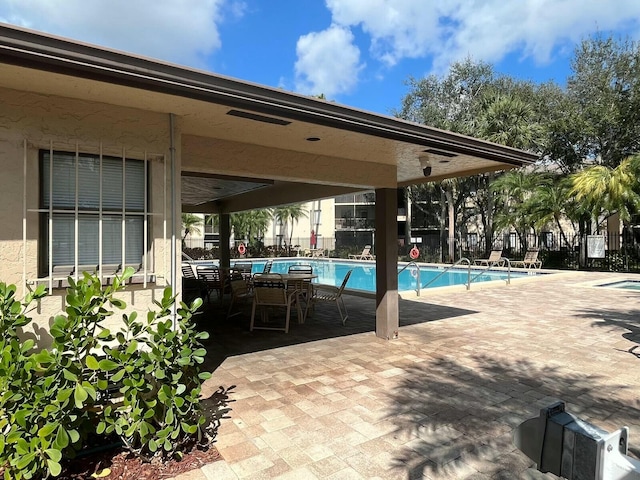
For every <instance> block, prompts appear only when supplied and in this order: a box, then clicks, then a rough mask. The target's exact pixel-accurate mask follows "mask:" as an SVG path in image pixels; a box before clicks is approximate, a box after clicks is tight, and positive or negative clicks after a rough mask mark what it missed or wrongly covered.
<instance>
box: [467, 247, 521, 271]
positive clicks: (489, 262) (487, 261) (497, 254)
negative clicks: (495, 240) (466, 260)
mask: <svg viewBox="0 0 640 480" xmlns="http://www.w3.org/2000/svg"><path fill="white" fill-rule="evenodd" d="M473 264H474V265H486V266H487V267H490V266H495V265H498V266H500V267H502V266H503V265H504V261H503V260H502V249H500V250H491V254H490V255H489V258H476V259H475V260H474V261H473ZM512 265H513V263H512Z"/></svg>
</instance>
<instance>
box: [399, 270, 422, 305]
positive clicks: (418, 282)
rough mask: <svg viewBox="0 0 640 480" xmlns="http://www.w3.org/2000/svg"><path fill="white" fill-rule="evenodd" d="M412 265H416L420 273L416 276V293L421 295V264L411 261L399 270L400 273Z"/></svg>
mask: <svg viewBox="0 0 640 480" xmlns="http://www.w3.org/2000/svg"><path fill="white" fill-rule="evenodd" d="M411 265H413V266H414V267H416V270H417V271H418V274H417V276H416V295H417V296H418V297H419V296H420V265H418V264H417V263H416V262H409V263H407V264H406V265H405V266H404V267H402V270H400V271H399V272H398V275H400V274H401V273H402V272H404V271H405V270H406V269H407V268H408V267H409V266H411Z"/></svg>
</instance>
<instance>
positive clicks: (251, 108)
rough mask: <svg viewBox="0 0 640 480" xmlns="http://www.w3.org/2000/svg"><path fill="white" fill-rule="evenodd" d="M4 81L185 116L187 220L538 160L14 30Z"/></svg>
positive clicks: (6, 39) (7, 31)
mask: <svg viewBox="0 0 640 480" xmlns="http://www.w3.org/2000/svg"><path fill="white" fill-rule="evenodd" d="M34 70H37V71H38V74H37V75H34V74H33V73H34ZM0 79H1V85H0V86H2V87H5V88H10V89H15V90H21V91H25V90H26V91H30V92H35V93H40V94H44V95H56V96H60V97H67V98H73V99H80V100H89V101H92V102H102V103H105V104H110V105H119V106H125V107H133V108H137V109H140V110H144V111H151V112H159V113H167V114H169V113H171V114H173V115H175V116H176V117H177V118H178V119H179V131H180V147H181V174H182V178H181V182H182V208H183V211H192V212H218V211H225V212H230V211H239V210H246V209H250V208H257V207H266V206H272V205H276V204H283V203H290V202H297V201H304V200H311V199H316V198H323V197H330V196H334V195H339V194H341V193H347V192H351V191H358V190H364V189H375V188H396V187H398V186H404V185H410V184H415V183H422V182H425V181H437V180H441V179H444V178H449V177H460V176H466V175H471V174H475V173H481V172H488V171H495V170H502V169H507V168H512V167H515V166H521V165H525V164H528V163H531V162H533V161H535V159H536V156H535V155H532V154H530V153H526V152H522V151H519V150H516V149H512V148H509V147H504V146H501V145H497V144H493V143H490V142H486V141H481V140H478V139H474V138H470V137H466V136H463V135H458V134H454V133H451V132H446V131H442V130H438V129H435V128H431V127H427V126H424V125H420V124H416V123H411V122H407V121H404V120H400V119H397V118H394V117H390V116H385V115H379V114H375V113H370V112H366V111H362V110H358V109H354V108H350V107H347V106H344V105H340V104H337V103H334V102H330V101H326V100H321V99H317V98H315V97H309V96H303V95H298V94H295V93H291V92H286V91H284V90H281V89H274V88H269V87H265V86H262V85H257V84H253V83H249V82H244V81H240V80H236V79H232V78H228V77H224V76H221V75H216V74H212V73H210V72H204V71H200V70H195V69H190V68H185V67H181V66H177V65H172V64H169V63H165V62H160V61H157V60H153V59H149V58H144V57H140V56H135V55H131V54H128V53H123V52H118V51H114V50H109V49H105V48H101V47H96V46H93V45H88V44H83V43H80V42H76V41H71V40H68V39H63V38H59V37H55V36H51V35H46V34H42V33H39V32H34V31H30V30H26V29H21V28H17V27H14V26H10V25H5V24H0ZM425 167H429V168H428V169H427V170H426V172H427V173H428V176H425Z"/></svg>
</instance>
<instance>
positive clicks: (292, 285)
mask: <svg viewBox="0 0 640 480" xmlns="http://www.w3.org/2000/svg"><path fill="white" fill-rule="evenodd" d="M288 272H289V273H293V274H296V273H307V274H310V275H312V274H313V267H312V266H311V265H291V266H289V270H288ZM287 290H288V291H289V292H293V291H297V292H298V294H299V296H300V298H302V299H303V300H304V302H305V304H306V305H308V304H309V298H310V297H311V296H312V295H313V284H312V283H311V280H310V279H309V280H288V281H287ZM299 300H300V299H296V301H299ZM306 305H305V314H306V311H307V308H306ZM305 318H306V315H305V316H303V318H302V322H301V323H304V320H305Z"/></svg>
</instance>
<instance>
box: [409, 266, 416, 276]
mask: <svg viewBox="0 0 640 480" xmlns="http://www.w3.org/2000/svg"><path fill="white" fill-rule="evenodd" d="M409 271H410V272H411V276H412V277H413V278H418V269H417V268H412V269H410V270H409Z"/></svg>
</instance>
